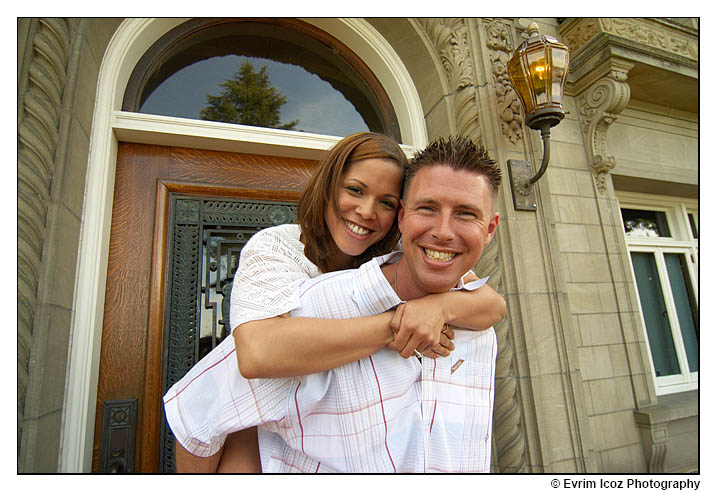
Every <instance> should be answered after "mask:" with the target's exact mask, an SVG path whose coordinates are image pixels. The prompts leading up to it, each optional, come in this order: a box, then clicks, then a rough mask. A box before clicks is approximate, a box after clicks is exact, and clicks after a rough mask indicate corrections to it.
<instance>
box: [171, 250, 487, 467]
mask: <svg viewBox="0 0 718 493" xmlns="http://www.w3.org/2000/svg"><path fill="white" fill-rule="evenodd" d="M399 255H400V254H398V253H394V254H389V255H387V256H384V257H380V258H378V259H374V260H373V261H370V262H368V263H367V264H364V265H363V266H362V267H360V268H359V269H357V270H350V271H340V272H333V273H329V274H326V275H322V276H320V277H317V278H314V279H310V280H308V281H306V282H305V283H304V284H303V285H302V291H301V295H300V298H301V306H300V308H297V309H296V310H293V311H292V312H291V315H292V316H305V317H315V318H335V319H336V318H351V317H362V316H369V315H376V314H379V313H382V312H384V311H386V310H388V309H390V308H393V307H394V306H396V305H397V304H399V303H400V302H401V301H400V300H399V298H398V297H397V296H396V294H395V292H394V290H393V289H392V288H391V286H390V285H389V283H388V282H387V280H386V278H385V277H384V275H383V274H382V272H381V270H380V266H381V265H382V264H383V263H384V262H385V261H387V260H391V261H394V260H396V258H395V257H398V256H399ZM481 284H483V282H482V281H476V282H474V283H469V285H466V286H465V285H464V284H463V280H462V281H460V282H459V285H458V286H457V288H455V289H476V288H478V287H479V286H480V285H481ZM454 342H455V345H456V349H455V350H454V351H453V352H452V353H451V356H449V357H446V358H438V359H431V358H423V361H422V360H419V359H418V358H415V357H411V358H409V359H404V358H402V357H401V356H400V355H399V354H398V353H397V352H396V351H393V350H390V349H382V350H380V351H378V352H377V353H375V354H373V355H372V356H368V357H366V358H363V359H361V360H359V361H355V362H352V363H349V364H346V365H343V366H341V367H339V368H335V369H333V370H330V371H326V372H320V373H316V374H311V375H306V376H303V377H294V378H278V379H251V380H247V379H244V378H243V377H242V376H241V375H240V373H239V371H238V369H237V363H236V357H235V355H234V340H233V338H232V337H229V338H227V339H226V340H225V341H223V342H222V344H220V345H219V346H218V347H217V348H215V349H214V350H213V351H212V352H211V353H210V354H209V355H207V356H206V357H205V358H204V359H203V360H202V361H200V362H199V363H198V364H197V365H195V367H193V368H192V370H190V372H189V373H188V374H187V375H186V376H185V377H184V378H183V379H182V380H180V382H178V383H177V384H176V385H175V386H173V387H172V389H170V391H169V392H168V393H167V394H166V395H165V397H164V401H165V412H166V416H167V420H168V422H169V424H170V427H171V428H172V431H173V433H174V435H175V437H176V438H177V439H178V440H179V442H180V443H181V444H182V445H183V446H184V447H185V448H186V449H187V450H189V451H190V452H192V453H193V454H195V455H199V456H207V455H211V454H213V453H216V452H217V451H218V450H219V448H220V447H221V445H222V443H223V442H224V440H225V438H226V435H227V434H229V433H232V432H234V431H238V430H240V429H244V428H248V427H251V426H255V425H260V426H259V445H260V454H261V457H262V469H263V471H264V472H488V471H489V464H490V455H491V445H490V444H491V418H492V411H493V397H494V369H495V361H496V336H495V334H494V330H493V328H491V329H488V330H485V331H470V330H457V331H456V339H455V341H454ZM207 389H211V391H209V392H208V391H206V390H207Z"/></svg>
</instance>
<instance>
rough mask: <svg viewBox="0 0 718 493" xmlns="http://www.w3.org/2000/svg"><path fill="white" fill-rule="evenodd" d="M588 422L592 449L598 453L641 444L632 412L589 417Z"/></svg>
mask: <svg viewBox="0 0 718 493" xmlns="http://www.w3.org/2000/svg"><path fill="white" fill-rule="evenodd" d="M588 420H589V423H591V427H592V429H593V432H594V433H593V438H594V448H595V449H596V450H598V451H599V452H602V451H604V450H610V449H615V448H619V447H628V446H631V445H636V444H638V445H639V446H640V444H641V438H640V436H639V434H638V427H637V426H636V422H635V420H634V418H633V411H632V410H628V411H619V412H615V413H609V414H599V415H595V416H589V418H588ZM604 466H605V463H604Z"/></svg>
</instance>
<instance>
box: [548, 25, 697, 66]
mask: <svg viewBox="0 0 718 493" xmlns="http://www.w3.org/2000/svg"><path fill="white" fill-rule="evenodd" d="M682 31H683V30H679V29H677V28H675V27H671V26H668V25H666V24H663V23H660V22H657V21H656V20H652V19H641V18H614V17H609V18H582V19H578V20H576V21H575V22H572V23H571V25H570V26H569V27H567V28H565V29H561V36H562V37H563V40H564V42H565V43H566V44H567V45H568V47H569V50H570V52H571V55H576V54H578V52H579V51H580V50H581V49H582V48H583V47H584V46H586V45H587V44H588V42H589V41H591V40H592V39H593V38H595V37H597V36H598V35H600V34H610V35H613V36H617V37H619V38H623V39H627V40H629V41H632V42H635V43H639V44H641V45H644V46H646V47H649V48H651V49H657V50H660V51H663V52H666V53H670V54H671V55H678V56H682V57H685V58H688V59H689V60H692V61H694V62H697V61H698V40H697V36H693V35H691V34H689V33H685V32H682Z"/></svg>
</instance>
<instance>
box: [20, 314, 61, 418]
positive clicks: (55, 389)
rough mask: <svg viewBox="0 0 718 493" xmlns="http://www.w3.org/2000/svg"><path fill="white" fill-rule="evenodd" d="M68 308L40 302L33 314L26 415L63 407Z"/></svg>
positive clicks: (31, 415)
mask: <svg viewBox="0 0 718 493" xmlns="http://www.w3.org/2000/svg"><path fill="white" fill-rule="evenodd" d="M70 317H71V311H70V310H69V309H66V308H61V307H57V306H53V305H41V306H39V307H38V310H37V313H36V316H35V327H34V334H33V335H34V339H33V354H32V356H33V362H32V367H31V368H30V379H31V387H30V388H28V394H27V397H26V405H25V416H26V417H29V418H38V417H40V416H44V415H47V414H50V413H52V412H55V411H58V410H61V409H62V406H63V403H64V391H65V371H66V368H67V349H68V346H69V339H70Z"/></svg>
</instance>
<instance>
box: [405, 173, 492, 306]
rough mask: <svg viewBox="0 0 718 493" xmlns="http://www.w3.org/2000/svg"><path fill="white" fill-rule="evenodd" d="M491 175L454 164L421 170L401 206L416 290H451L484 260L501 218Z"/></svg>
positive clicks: (420, 291)
mask: <svg viewBox="0 0 718 493" xmlns="http://www.w3.org/2000/svg"><path fill="white" fill-rule="evenodd" d="M494 209H495V207H494V200H493V198H492V195H491V189H490V187H489V184H488V182H487V180H486V177H484V176H482V175H477V174H476V173H472V172H470V171H466V170H461V171H457V170H454V169H452V168H450V167H449V166H445V165H434V166H427V167H425V168H422V169H421V170H419V171H418V172H417V173H416V175H415V176H414V178H413V179H412V181H411V183H410V184H409V189H408V190H407V193H406V196H405V199H404V200H402V208H401V209H400V210H399V216H398V218H399V230H400V231H401V233H402V239H401V244H402V249H403V250H404V255H405V257H406V261H407V262H406V263H407V265H408V268H409V272H410V274H411V282H412V283H413V284H414V289H416V290H418V291H417V292H416V293H414V294H416V295H418V296H421V295H423V294H427V293H440V292H444V291H448V290H449V289H450V288H452V287H454V286H455V285H456V282H457V281H458V280H459V279H460V278H461V276H462V275H463V274H464V273H466V272H467V271H468V270H469V269H471V268H472V267H473V266H474V265H475V264H476V262H478V260H479V257H480V256H481V252H482V250H483V249H484V247H485V246H486V245H487V244H488V243H489V241H491V238H493V236H494V232H495V231H496V226H497V225H498V222H499V215H498V214H497V213H496V212H494Z"/></svg>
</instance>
